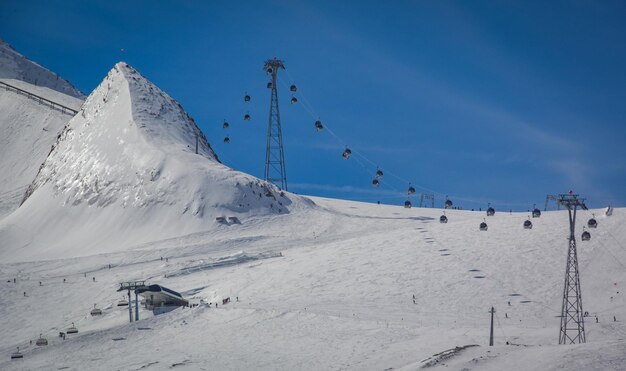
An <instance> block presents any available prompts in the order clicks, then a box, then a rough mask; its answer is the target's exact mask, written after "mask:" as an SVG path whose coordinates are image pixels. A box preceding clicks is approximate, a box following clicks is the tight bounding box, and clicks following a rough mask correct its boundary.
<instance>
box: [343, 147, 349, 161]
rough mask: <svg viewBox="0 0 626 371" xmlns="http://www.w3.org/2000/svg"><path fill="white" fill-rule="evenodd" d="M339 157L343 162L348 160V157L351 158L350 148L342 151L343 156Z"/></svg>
mask: <svg viewBox="0 0 626 371" xmlns="http://www.w3.org/2000/svg"><path fill="white" fill-rule="evenodd" d="M341 156H342V157H343V159H344V160H347V159H349V158H350V156H352V151H351V150H350V148H347V147H346V149H344V150H343V154H342V155H341Z"/></svg>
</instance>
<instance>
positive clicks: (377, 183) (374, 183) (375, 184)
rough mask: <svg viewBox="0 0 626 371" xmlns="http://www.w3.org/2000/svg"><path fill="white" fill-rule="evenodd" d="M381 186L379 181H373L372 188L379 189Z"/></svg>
mask: <svg viewBox="0 0 626 371" xmlns="http://www.w3.org/2000/svg"><path fill="white" fill-rule="evenodd" d="M379 184H380V182H379V181H378V179H373V180H372V187H378V185H379Z"/></svg>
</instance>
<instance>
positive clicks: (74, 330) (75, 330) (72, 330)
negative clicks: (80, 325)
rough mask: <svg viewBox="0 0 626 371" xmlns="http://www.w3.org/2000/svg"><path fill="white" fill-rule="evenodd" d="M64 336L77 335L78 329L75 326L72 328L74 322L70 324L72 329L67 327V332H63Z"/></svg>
mask: <svg viewBox="0 0 626 371" xmlns="http://www.w3.org/2000/svg"><path fill="white" fill-rule="evenodd" d="M65 333H66V334H78V329H77V328H76V326H74V322H72V327H69V328H68V329H67V331H65Z"/></svg>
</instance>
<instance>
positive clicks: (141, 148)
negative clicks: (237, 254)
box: [0, 62, 309, 260]
mask: <svg viewBox="0 0 626 371" xmlns="http://www.w3.org/2000/svg"><path fill="white" fill-rule="evenodd" d="M196 138H197V142H196ZM196 143H197V144H198V153H197V154H196V153H195V152H196ZM294 202H295V203H296V204H299V205H308V204H309V202H308V201H303V200H302V199H301V198H300V197H297V196H294V195H291V194H288V193H284V192H281V191H280V190H278V189H277V188H276V187H275V186H273V185H271V184H267V183H265V182H263V181H260V180H259V179H257V178H254V177H251V176H248V175H245V174H242V173H240V172H237V171H235V170H232V169H230V168H228V167H226V166H224V165H222V164H220V162H219V161H218V158H217V156H216V155H215V153H214V152H213V150H212V149H211V147H210V145H209V143H208V142H207V139H206V138H205V136H204V135H203V134H202V132H201V131H200V130H199V129H198V127H197V126H196V124H195V123H194V121H193V119H192V118H191V117H190V116H189V115H188V114H187V113H185V111H184V110H183V109H182V107H181V105H180V104H179V103H177V102H176V101H174V100H173V99H172V98H170V97H169V96H168V95H167V94H165V93H164V92H163V91H161V90H160V89H159V88H157V87H156V86H155V85H154V84H152V83H151V82H149V81H148V80H147V79H145V78H144V77H143V76H142V75H141V74H139V73H138V72H137V71H136V70H135V69H134V68H132V67H130V66H128V65H127V64H126V63H122V62H120V63H118V64H117V65H115V67H114V68H113V69H112V70H111V71H110V72H109V74H108V75H107V76H106V78H105V79H104V80H103V81H102V83H101V84H100V85H99V86H98V87H97V88H96V89H95V90H94V91H93V92H92V93H91V94H90V96H89V97H88V98H87V100H86V101H85V103H84V104H83V106H82V108H81V110H80V112H79V113H78V114H77V115H76V116H75V117H74V118H73V119H72V120H71V121H70V122H69V123H68V124H67V125H66V127H65V129H64V130H63V132H62V133H61V135H60V136H59V138H58V141H57V143H56V144H55V145H54V148H53V150H52V151H51V153H50V155H49V156H48V158H47V159H46V161H45V163H44V164H43V165H42V166H41V168H40V169H39V173H38V174H37V176H36V178H35V180H34V182H33V183H32V184H31V186H30V187H29V189H28V191H27V193H26V197H25V199H24V203H23V204H22V206H21V207H20V208H19V209H18V210H17V211H16V212H15V213H13V214H12V215H11V216H9V217H7V218H6V219H5V220H4V221H3V222H2V223H1V224H0V239H2V240H3V241H4V243H5V247H4V248H3V249H2V250H1V251H0V257H1V258H2V259H11V260H13V259H42V258H50V259H51V258H59V257H73V256H80V255H90V254H94V253H103V252H111V251H118V250H122V249H125V248H127V247H129V246H133V245H136V244H139V243H146V242H150V241H154V240H159V239H164V238H168V237H175V236H179V235H180V234H186V233H192V232H196V231H204V230H207V229H210V228H215V227H216V218H217V217H221V216H225V217H237V218H238V219H239V220H240V221H241V222H249V220H247V219H250V218H251V217H259V216H262V215H269V214H284V213H289V211H290V210H291V209H292V208H293V207H294V206H295V205H294ZM32 228H35V229H36V230H37V231H38V233H37V234H35V235H31V234H30V233H29V232H27V230H29V229H32Z"/></svg>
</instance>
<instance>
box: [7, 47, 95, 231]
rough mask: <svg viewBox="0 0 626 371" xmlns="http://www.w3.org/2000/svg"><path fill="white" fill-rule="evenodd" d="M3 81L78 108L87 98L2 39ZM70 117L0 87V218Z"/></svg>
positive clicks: (19, 196)
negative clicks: (0, 175)
mask: <svg viewBox="0 0 626 371" xmlns="http://www.w3.org/2000/svg"><path fill="white" fill-rule="evenodd" d="M0 81H2V82H5V83H7V84H10V85H12V86H15V87H18V88H20V89H23V90H25V91H28V92H30V93H32V94H36V95H38V96H40V97H44V98H46V99H49V100H51V101H53V102H57V103H59V104H63V105H65V106H67V107H70V108H74V109H78V108H79V107H80V105H81V104H82V102H83V99H84V96H83V95H82V93H80V92H79V91H78V90H76V89H75V88H74V87H73V86H72V85H71V84H70V83H69V82H67V81H66V80H63V79H62V78H60V77H59V76H58V75H56V74H54V73H52V72H50V71H49V70H47V69H45V68H43V67H41V66H40V65H38V64H36V63H35V62H32V61H30V60H28V59H27V58H26V57H24V56H23V55H21V54H19V53H18V52H17V51H15V50H14V49H13V48H12V47H11V46H10V45H9V44H7V43H6V42H4V41H2V40H0ZM70 118H71V117H70V116H68V115H65V114H62V113H61V112H58V111H54V110H50V109H49V108H48V107H46V106H42V105H41V104H39V103H37V102H35V101H33V100H31V99H28V98H27V97H25V96H23V95H18V94H16V93H14V92H11V91H7V90H6V89H4V88H3V87H0V174H2V177H0V219H2V218H3V217H4V216H6V215H8V214H9V213H11V212H12V211H13V210H15V209H17V207H18V206H19V204H20V203H21V202H22V200H23V198H24V194H25V193H26V189H27V188H28V186H29V185H30V183H31V182H32V181H33V179H34V178H35V175H36V174H37V170H38V169H39V166H41V164H42V163H43V162H44V161H45V159H46V157H47V156H48V153H50V148H51V147H52V145H53V144H54V143H55V142H56V139H57V136H58V134H59V133H60V132H61V130H62V129H63V127H64V126H65V124H66V123H67V122H68V121H69V120H70Z"/></svg>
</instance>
